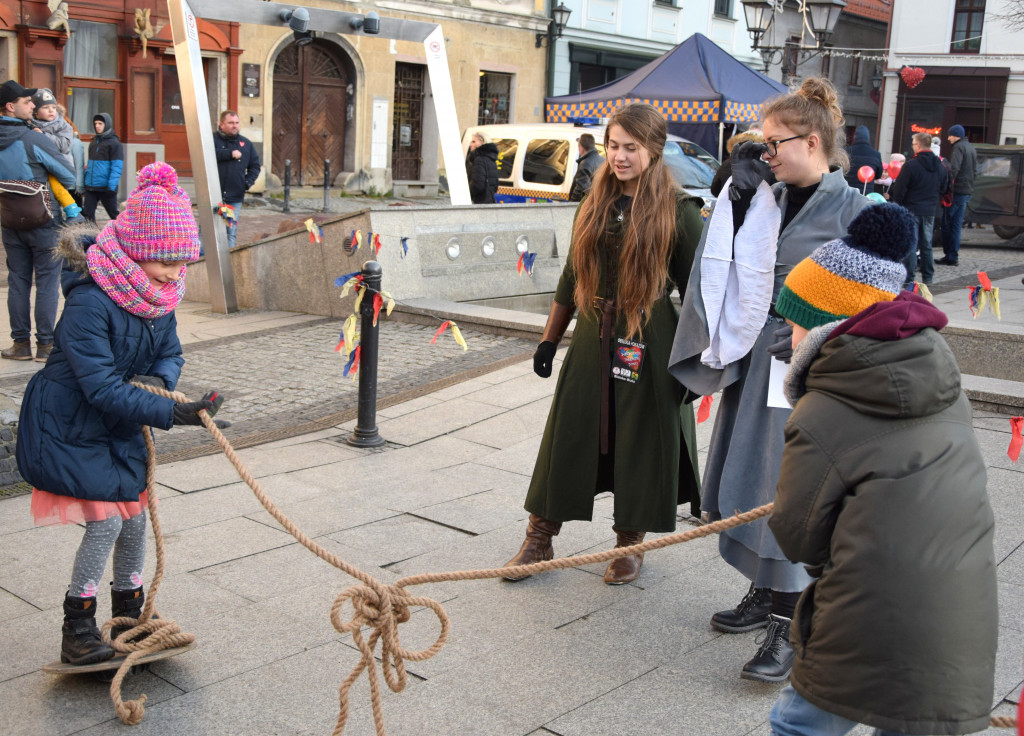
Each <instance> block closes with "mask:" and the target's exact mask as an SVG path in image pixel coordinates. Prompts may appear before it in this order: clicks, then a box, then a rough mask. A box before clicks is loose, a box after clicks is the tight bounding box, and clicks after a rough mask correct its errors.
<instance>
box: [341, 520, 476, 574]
mask: <svg viewBox="0 0 1024 736" xmlns="http://www.w3.org/2000/svg"><path fill="white" fill-rule="evenodd" d="M465 536H466V532H461V531H457V530H455V529H451V528H449V527H446V526H443V525H441V524H437V523H434V522H431V521H428V520H426V519H419V518H416V517H415V516H412V515H411V514H401V515H399V516H392V517H390V518H387V519H382V520H381V521H375V522H371V523H369V524H364V525H362V526H358V527H354V528H352V529H346V530H344V531H340V532H335V533H333V534H328V535H327V538H328V539H333V540H335V541H336V542H340V543H341V544H343V545H345V546H346V547H353V548H356V549H363V550H368V551H369V550H372V554H371V555H370V557H371V559H373V560H374V563H375V565H376V566H377V567H387V566H388V565H392V564H394V563H396V562H399V561H401V560H408V559H409V558H410V557H417V556H419V555H421V554H423V553H424V552H426V551H428V550H431V549H434V548H435V547H436V546H437V545H439V544H442V545H443V544H446V543H450V542H454V541H457V540H460V539H462V538H464V537H465Z"/></svg>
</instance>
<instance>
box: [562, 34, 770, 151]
mask: <svg viewBox="0 0 1024 736" xmlns="http://www.w3.org/2000/svg"><path fill="white" fill-rule="evenodd" d="M786 91H787V90H786V87H785V85H783V84H781V83H779V82H776V81H773V80H771V79H769V78H768V77H766V76H765V75H764V74H761V73H760V72H757V71H754V70H753V69H751V68H750V67H748V66H747V65H746V64H744V63H743V62H741V61H737V60H736V59H734V58H733V57H732V56H730V55H729V54H728V52H726V51H725V50H724V49H723V48H721V47H720V46H718V45H717V44H716V43H715V42H714V41H712V40H711V39H709V38H708V37H707V36H704V35H702V34H700V33H695V34H693V35H692V36H690V37H689V38H688V39H686V40H685V41H683V42H682V43H681V44H679V45H678V46H676V47H675V48H674V49H672V50H671V51H669V52H668V53H666V54H664V55H663V56H660V57H658V58H657V59H654V60H653V61H651V62H650V63H648V64H647V65H646V66H643V67H641V68H639V69H637V70H636V71H635V72H633V73H632V74H628V75H627V76H625V77H622V78H621V79H616V80H615V81H614V82H609V83H608V84H605V85H602V86H600V87H595V88H593V89H588V90H586V91H585V92H581V93H579V94H571V95H564V96H562V97H548V98H545V100H544V103H545V104H544V107H545V119H546V120H547V122H549V123H565V122H576V121H587V122H594V120H595V119H599V118H606V117H608V116H610V115H611V113H612V110H614V109H615V108H616V107H617V106H619V105H621V104H624V103H626V102H647V103H650V104H651V105H654V106H655V107H657V108H658V109H659V110H661V112H662V113H663V114H664V115H665V118H666V120H668V124H669V132H671V133H674V134H675V135H680V136H683V137H684V138H689V139H690V140H691V141H693V142H694V143H696V144H698V145H700V146H702V147H703V148H706V149H707V150H709V151H715V150H718V151H719V152H720V151H721V146H720V140H721V135H722V130H723V128H724V126H725V125H727V124H737V123H753V122H756V121H757V119H758V115H759V113H760V109H761V103H763V102H764V101H765V100H768V99H770V98H772V97H775V96H776V95H779V94H782V93H784V92H786Z"/></svg>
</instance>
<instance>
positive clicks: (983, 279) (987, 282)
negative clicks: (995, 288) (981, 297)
mask: <svg viewBox="0 0 1024 736" xmlns="http://www.w3.org/2000/svg"><path fill="white" fill-rule="evenodd" d="M978 283H979V284H981V288H982V289H984V290H985V291H992V280H991V279H990V278H989V277H988V274H987V273H985V272H984V271H978Z"/></svg>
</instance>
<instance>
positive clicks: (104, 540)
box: [17, 161, 214, 665]
mask: <svg viewBox="0 0 1024 736" xmlns="http://www.w3.org/2000/svg"><path fill="white" fill-rule="evenodd" d="M138 181H139V186H138V188H137V189H136V190H135V191H133V192H132V193H131V195H130V196H129V197H128V202H127V206H126V209H125V211H124V213H123V214H122V215H121V216H120V217H118V218H117V219H116V220H112V221H111V222H109V223H108V224H107V225H106V227H104V228H103V230H101V231H100V232H99V234H98V235H96V236H95V237H94V238H93V237H88V236H85V237H83V232H82V230H81V229H80V228H82V227H85V228H89V226H88V225H78V226H71V227H69V228H67V229H65V230H64V231H63V232H62V237H61V244H60V246H58V248H59V251H60V254H61V255H62V256H64V258H65V263H66V267H65V269H64V271H63V273H62V286H63V290H64V297H65V303H64V312H63V314H62V315H61V318H60V321H59V322H58V323H57V328H56V332H55V340H54V349H53V352H52V354H51V356H50V359H49V360H48V361H47V363H46V366H45V367H44V368H43V369H42V370H41V371H40V372H39V373H37V374H36V375H35V376H33V377H32V380H30V381H29V383H28V387H27V388H26V390H25V398H24V400H23V402H22V406H21V417H20V422H19V425H18V445H17V447H18V449H17V459H18V469H19V470H20V471H21V474H22V475H23V476H24V478H25V480H27V481H28V482H29V483H31V484H32V486H33V491H32V505H31V507H32V515H33V517H34V519H35V522H36V524H38V525H48V524H83V523H84V525H85V534H84V536H83V537H82V542H81V544H80V545H79V548H78V553H77V555H76V556H75V563H74V568H73V570H72V573H71V584H70V587H69V589H68V592H67V594H66V595H65V598H64V625H63V640H62V644H61V661H62V662H66V663H70V664H74V665H84V664H92V663H95V662H102V661H104V660H107V659H110V658H111V657H113V656H114V650H113V649H112V648H111V647H110V645H109V644H106V643H104V642H103V640H102V639H101V638H100V633H99V630H98V629H97V626H96V592H97V590H98V589H99V585H100V581H101V579H102V577H103V572H104V569H105V568H106V564H107V558H108V557H109V556H110V553H111V551H112V550H113V552H114V564H113V569H114V578H113V582H112V583H111V585H112V591H111V601H112V610H113V614H114V616H115V617H116V616H128V617H131V618H135V619H137V618H138V617H139V616H140V615H141V612H142V606H143V603H144V601H145V595H144V593H143V588H142V571H143V565H144V563H145V555H146V508H147V504H148V501H149V499H148V493H147V488H146V456H147V453H146V446H145V441H144V438H143V435H142V427H143V426H147V427H157V428H159V429H170V428H171V427H172V426H173V425H179V424H200V423H201V419H200V417H199V416H198V412H199V411H200V410H206V411H208V412H210V413H212V410H213V408H214V403H213V401H210V400H207V399H204V400H201V401H192V402H187V403H176V402H175V401H173V400H172V399H169V398H165V397H163V396H157V395H156V394H153V393H151V392H149V391H147V390H145V389H143V388H139V387H137V386H133V385H132V383H131V382H133V381H134V382H136V383H142V384H148V385H152V386H157V387H159V388H166V389H169V390H172V389H174V387H175V385H176V384H177V382H178V376H179V374H180V372H181V368H182V365H183V364H184V360H183V359H182V357H181V344H180V343H179V342H178V336H177V334H176V329H177V323H176V321H175V317H174V308H175V307H176V306H177V304H178V302H179V300H180V299H181V298H182V296H183V295H184V293H185V281H184V278H185V264H186V263H187V262H189V261H195V260H196V259H197V258H198V256H199V230H198V227H197V226H196V222H195V219H194V218H193V216H192V206H191V203H190V202H189V198H188V194H186V193H185V191H184V190H183V189H181V188H180V187H179V186H177V174H176V173H175V171H174V169H173V168H171V167H170V166H168V165H167V164H166V163H163V162H162V161H161V162H157V163H155V164H150V165H149V166H147V167H145V168H144V169H142V171H140V172H139V176H138ZM91 232H93V233H95V229H94V228H93V229H92V231H91ZM83 246H85V247H84V248H83ZM125 631H128V628H127V627H121V628H117V627H115V629H114V631H113V632H112V636H113V637H116V636H118V635H119V634H122V633H124V632H125Z"/></svg>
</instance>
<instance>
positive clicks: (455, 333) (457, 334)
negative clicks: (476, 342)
mask: <svg viewBox="0 0 1024 736" xmlns="http://www.w3.org/2000/svg"><path fill="white" fill-rule="evenodd" d="M449 327H451V328H452V337H454V338H455V344H456V345H459V346H461V347H462V349H463V351H466V350H469V346H468V345H467V344H466V340H465V338H463V337H462V332H461V331H460V330H459V326H458V325H457V324H455V323H454V322H452V321H451V320H450V319H446V320H445V321H444V322H442V323H441V326H440V327H438V328H437V332H435V333H434V337H432V338H431V340H430V344H431V345H433V344H435V343H436V342H437V338H438V337H440V336H441V333H442V332H444V331H445V330H446V329H448V328H449Z"/></svg>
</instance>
